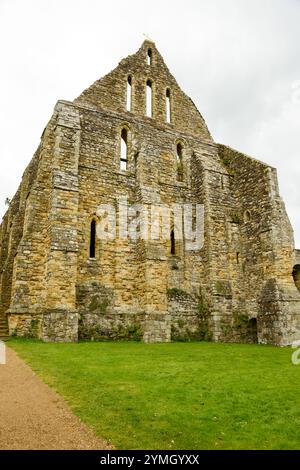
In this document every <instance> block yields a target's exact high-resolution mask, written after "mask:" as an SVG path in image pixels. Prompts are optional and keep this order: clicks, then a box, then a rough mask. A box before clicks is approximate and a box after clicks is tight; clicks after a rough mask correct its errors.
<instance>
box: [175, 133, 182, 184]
mask: <svg viewBox="0 0 300 470" xmlns="http://www.w3.org/2000/svg"><path fill="white" fill-rule="evenodd" d="M176 157H177V181H183V164H182V157H183V145H182V144H181V143H180V142H179V143H178V144H177V146H176Z"/></svg>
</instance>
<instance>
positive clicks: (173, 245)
mask: <svg viewBox="0 0 300 470" xmlns="http://www.w3.org/2000/svg"><path fill="white" fill-rule="evenodd" d="M170 241H171V255H176V243H175V232H174V228H172V230H171V233H170Z"/></svg>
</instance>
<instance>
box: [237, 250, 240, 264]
mask: <svg viewBox="0 0 300 470" xmlns="http://www.w3.org/2000/svg"><path fill="white" fill-rule="evenodd" d="M236 264H240V254H239V252H237V254H236Z"/></svg>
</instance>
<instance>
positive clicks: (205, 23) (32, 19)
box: [0, 0, 300, 248]
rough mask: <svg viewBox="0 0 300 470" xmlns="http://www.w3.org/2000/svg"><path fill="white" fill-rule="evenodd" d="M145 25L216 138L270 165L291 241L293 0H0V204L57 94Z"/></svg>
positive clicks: (295, 203)
mask: <svg viewBox="0 0 300 470" xmlns="http://www.w3.org/2000/svg"><path fill="white" fill-rule="evenodd" d="M143 33H146V34H148V35H149V36H150V37H151V38H152V39H154V40H155V43H156V46H157V47H158V49H159V50H160V52H161V53H162V55H163V57H164V59H165V61H166V63H167V65H168V67H169V68H170V70H171V72H172V73H173V75H174V76H175V78H176V79H177V80H178V82H179V84H180V85H181V87H182V88H183V90H184V91H185V92H186V93H187V94H188V95H189V96H190V97H191V98H192V99H193V101H194V102H195V104H196V105H197V107H198V108H199V110H200V112H201V113H202V115H203V116H204V118H205V120H206V122H207V124H208V127H209V129H210V131H211V133H212V135H213V137H214V139H215V140H216V141H217V142H221V143H224V144H226V145H229V146H231V147H234V148H237V149H238V150H241V151H243V152H245V153H248V154H250V155H252V156H254V157H256V158H259V159H260V160H263V161H265V162H266V163H268V164H270V165H273V166H275V167H277V169H278V175H279V183H280V188H281V194H282V196H283V198H284V200H285V203H286V207H287V210H288V214H289V216H290V219H291V221H292V224H293V226H294V229H295V238H296V243H297V245H298V247H299V248H300V214H299V210H298V208H299V207H300V184H299V183H300V163H299V157H300V143H299V139H300V132H299V131H300V0H185V1H182V0H180V1H179V0H172V1H165V0H152V1H149V0H148V1H145V0H130V1H129V0H128V1H125V0H123V1H118V0H111V1H102V0H0V51H1V55H0V57H1V66H0V84H1V86H0V129H1V139H0V156H1V166H0V215H1V216H3V214H4V212H5V210H6V207H5V205H4V201H5V198H6V197H9V198H12V196H13V195H14V193H15V191H16V190H17V187H18V184H19V182H20V179H21V176H22V173H23V171H24V170H25V167H26V165H27V164H28V163H29V161H30V159H31V157H32V155H33V153H34V151H35V149H36V148H37V146H38V144H39V139H40V136H41V133H42V131H43V129H44V127H45V125H46V123H47V121H48V120H49V118H50V116H51V114H52V111H53V107H54V105H55V103H56V101H57V100H58V99H65V100H70V101H72V100H73V99H74V98H75V97H76V96H78V95H79V94H80V93H81V91H82V90H83V89H85V88H86V87H87V86H88V85H90V84H92V83H93V82H94V81H95V80H96V79H98V78H100V77H101V76H103V75H105V74H106V73H108V72H109V71H110V70H112V69H113V68H114V67H115V66H116V65H117V64H118V62H119V61H120V60H121V59H122V58H124V57H126V56H127V55H129V54H132V53H134V52H136V50H137V49H138V48H139V47H140V45H141V43H142V42H143V40H144V37H143Z"/></svg>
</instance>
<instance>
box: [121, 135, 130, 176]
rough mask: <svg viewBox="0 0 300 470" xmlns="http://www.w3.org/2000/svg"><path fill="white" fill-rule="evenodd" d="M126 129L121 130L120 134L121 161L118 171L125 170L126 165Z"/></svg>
mask: <svg viewBox="0 0 300 470" xmlns="http://www.w3.org/2000/svg"><path fill="white" fill-rule="evenodd" d="M127 135H128V133H127V129H122V132H121V159H120V169H121V170H127V163H128V149H127Z"/></svg>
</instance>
